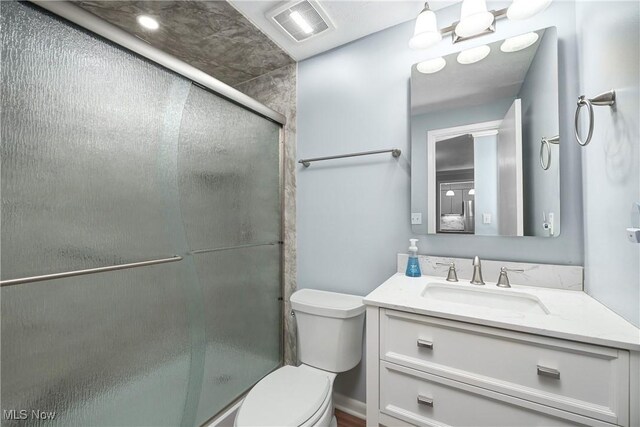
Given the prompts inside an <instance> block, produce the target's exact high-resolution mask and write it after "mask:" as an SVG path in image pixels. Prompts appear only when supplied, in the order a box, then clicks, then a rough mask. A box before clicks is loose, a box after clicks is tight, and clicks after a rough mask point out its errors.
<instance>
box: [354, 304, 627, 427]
mask: <svg viewBox="0 0 640 427" xmlns="http://www.w3.org/2000/svg"><path fill="white" fill-rule="evenodd" d="M366 345H367V424H368V425H378V424H381V425H387V426H396V425H416V426H443V425H451V426H456V425H466V426H468V425H473V426H492V427H493V426H519V427H520V426H568V425H589V426H611V425H621V426H629V425H633V424H631V423H630V380H629V377H630V369H631V368H630V363H631V358H630V352H629V351H627V350H624V349H615V348H609V347H603V346H597V345H592V344H586V343H580V342H574V341H566V340H562V339H557V338H550V337H544V336H539V335H533V334H528V333H522V332H515V331H510V330H506V329H499V328H493V327H488V326H483V325H478V324H471V323H464V322H459V321H454V320H446V319H441V318H436V317H431V316H426V315H420V314H414V313H408V312H404V311H398V310H392V309H388V308H381V307H371V306H370V307H368V308H367V344H366ZM637 403H638V402H636V404H637Z"/></svg>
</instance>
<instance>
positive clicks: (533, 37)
mask: <svg viewBox="0 0 640 427" xmlns="http://www.w3.org/2000/svg"><path fill="white" fill-rule="evenodd" d="M536 41H538V33H527V34H522V35H519V36H515V37H510V38H508V39H506V40H505V41H504V42H503V43H502V45H501V46H500V50H501V51H503V52H517V51H519V50H522V49H526V48H528V47H529V46H531V45H532V44H534V43H535V42H536Z"/></svg>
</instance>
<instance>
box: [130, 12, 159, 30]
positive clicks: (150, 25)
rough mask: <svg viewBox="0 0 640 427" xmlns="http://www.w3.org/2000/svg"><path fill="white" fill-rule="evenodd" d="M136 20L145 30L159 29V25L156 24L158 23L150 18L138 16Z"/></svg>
mask: <svg viewBox="0 0 640 427" xmlns="http://www.w3.org/2000/svg"><path fill="white" fill-rule="evenodd" d="M136 19H137V20H138V24H140V25H141V26H142V27H144V28H146V29H147V30H157V29H158V28H160V24H158V21H156V20H155V19H153V18H152V17H150V16H147V15H139V16H138V17H137V18H136Z"/></svg>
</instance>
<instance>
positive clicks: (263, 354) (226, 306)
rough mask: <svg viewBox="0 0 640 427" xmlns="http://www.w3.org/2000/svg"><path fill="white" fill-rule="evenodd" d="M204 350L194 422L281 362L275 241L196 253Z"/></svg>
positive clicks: (279, 294)
mask: <svg viewBox="0 0 640 427" xmlns="http://www.w3.org/2000/svg"><path fill="white" fill-rule="evenodd" d="M195 262H196V266H197V270H198V274H199V276H200V281H201V283H202V288H203V302H204V305H205V331H206V353H205V362H204V377H203V381H202V391H201V393H200V405H199V406H198V416H197V417H196V420H197V424H202V423H204V422H205V421H206V420H207V419H208V418H210V417H211V416H212V414H215V413H216V412H218V411H220V410H221V409H222V408H224V407H225V406H226V405H228V404H229V403H230V402H232V401H233V400H234V399H235V398H236V397H238V396H239V395H240V394H242V393H243V392H245V391H246V390H247V389H248V388H249V387H251V386H252V385H253V384H254V383H256V382H257V381H259V380H260V379H261V378H262V377H264V376H265V375H266V374H267V373H269V372H270V371H272V370H273V369H275V368H276V367H278V366H279V364H280V331H281V311H280V306H281V301H279V300H278V299H279V298H280V297H281V287H280V245H278V244H275V245H263V246H253V247H245V248H239V249H232V250H223V251H216V252H209V253H203V254H198V255H196V256H195Z"/></svg>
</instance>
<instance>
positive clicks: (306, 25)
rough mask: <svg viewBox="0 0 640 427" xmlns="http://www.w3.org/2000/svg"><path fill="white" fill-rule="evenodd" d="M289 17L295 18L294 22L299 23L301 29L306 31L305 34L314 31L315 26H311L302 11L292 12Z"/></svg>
mask: <svg viewBox="0 0 640 427" xmlns="http://www.w3.org/2000/svg"><path fill="white" fill-rule="evenodd" d="M289 17H290V18H291V19H293V22H295V23H296V24H298V27H300V29H301V30H302V31H304V33H305V34H311V33H313V28H311V25H309V23H308V22H307V21H306V20H305V19H304V18H303V17H302V15H300V12H298V11H294V12H291V14H290V15H289Z"/></svg>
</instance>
